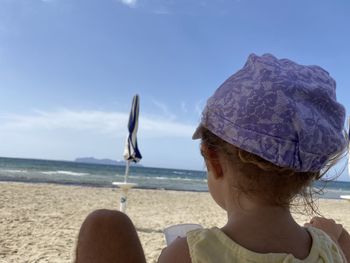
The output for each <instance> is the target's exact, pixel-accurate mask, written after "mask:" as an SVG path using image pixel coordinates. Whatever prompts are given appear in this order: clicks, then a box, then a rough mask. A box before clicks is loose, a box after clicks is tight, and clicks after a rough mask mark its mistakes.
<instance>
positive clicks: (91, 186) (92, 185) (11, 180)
mask: <svg viewBox="0 0 350 263" xmlns="http://www.w3.org/2000/svg"><path fill="white" fill-rule="evenodd" d="M0 183H23V184H35V185H36V184H43V185H58V186H59V185H61V186H77V187H88V188H89V187H90V188H102V189H117V188H118V187H117V186H113V185H112V184H111V185H106V184H97V183H96V184H94V183H84V182H83V183H82V182H72V181H69V182H57V181H54V180H52V181H50V180H45V181H44V180H40V179H39V180H35V179H33V178H31V179H30V180H25V179H21V178H18V179H17V178H16V179H14V178H11V179H9V178H6V179H4V178H0ZM136 184H137V183H136ZM133 189H138V190H160V191H162V190H164V191H175V192H193V193H209V191H208V190H195V189H191V190H188V189H173V188H167V187H161V188H157V187H151V186H150V187H147V186H146V187H145V186H142V187H140V186H136V187H134V188H133ZM325 189H326V190H327V188H325ZM321 191H324V189H322V190H321ZM328 191H329V192H335V191H338V192H339V193H338V195H335V193H334V194H331V196H327V194H323V195H318V196H316V198H317V199H326V200H327V199H330V200H342V198H341V197H340V196H341V195H350V191H340V190H335V189H328Z"/></svg>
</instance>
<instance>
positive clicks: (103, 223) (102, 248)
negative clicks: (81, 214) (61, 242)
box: [76, 209, 145, 262]
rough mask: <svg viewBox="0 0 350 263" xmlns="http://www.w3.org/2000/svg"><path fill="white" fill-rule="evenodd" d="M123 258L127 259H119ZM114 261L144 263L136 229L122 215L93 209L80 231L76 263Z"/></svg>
mask: <svg viewBox="0 0 350 263" xmlns="http://www.w3.org/2000/svg"><path fill="white" fill-rule="evenodd" d="M132 249H133V250H132ZM135 249H136V250H135ZM135 251H136V253H135ZM126 258H127V259H128V260H126V261H123V260H122V259H126ZM97 259H98V261H97ZM115 259H118V260H119V261H118V262H145V260H144V254H143V251H142V247H141V243H140V241H139V238H138V236H137V232H136V229H135V227H134V225H133V223H132V222H131V220H130V219H129V217H128V216H127V215H125V214H124V213H121V212H119V211H113V210H107V209H100V210H96V211H94V212H92V213H90V214H89V215H88V216H87V217H86V219H85V220H84V222H83V224H82V226H81V228H80V232H79V236H78V242H77V249H76V262H115V261H114V260H115ZM129 259H130V260H129Z"/></svg>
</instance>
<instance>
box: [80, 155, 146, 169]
mask: <svg viewBox="0 0 350 263" xmlns="http://www.w3.org/2000/svg"><path fill="white" fill-rule="evenodd" d="M74 162H77V163H93V164H107V165H120V166H125V165H126V162H125V161H115V160H111V159H96V158H94V157H81V158H76V159H75V160H74ZM130 165H131V166H140V167H142V165H141V164H139V163H134V162H131V164H130Z"/></svg>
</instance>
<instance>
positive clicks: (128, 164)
mask: <svg viewBox="0 0 350 263" xmlns="http://www.w3.org/2000/svg"><path fill="white" fill-rule="evenodd" d="M129 167H130V160H128V161H127V162H126V165H125V176H124V183H126V182H127V181H128V177H129Z"/></svg>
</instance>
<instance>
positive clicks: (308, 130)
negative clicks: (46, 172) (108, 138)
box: [77, 54, 350, 263]
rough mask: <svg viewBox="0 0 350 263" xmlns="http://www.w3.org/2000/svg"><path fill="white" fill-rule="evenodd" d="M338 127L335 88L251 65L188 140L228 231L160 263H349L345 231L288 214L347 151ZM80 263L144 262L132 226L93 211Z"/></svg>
mask: <svg viewBox="0 0 350 263" xmlns="http://www.w3.org/2000/svg"><path fill="white" fill-rule="evenodd" d="M344 120H345V109H344V107H343V106H342V105H340V104H339V103H337V102H336V97H335V81H334V80H333V79H332V78H331V77H330V76H329V74H328V73H327V72H326V71H324V70H323V69H322V68H320V67H317V66H302V65H298V64H296V63H294V62H292V61H290V60H287V59H281V60H279V59H277V58H275V57H274V56H272V55H263V56H261V57H259V56H256V55H254V54H253V55H250V56H249V58H248V61H247V63H246V64H245V65H244V67H243V68H242V69H241V70H240V71H238V72H237V73H235V74H234V75H232V76H231V77H230V78H229V79H228V80H226V81H225V82H224V83H223V84H222V85H221V86H220V87H219V89H218V90H216V92H215V93H214V95H213V96H212V97H210V98H209V100H208V102H207V105H206V107H205V109H204V111H203V116H202V121H201V124H200V125H199V127H198V129H197V130H196V132H195V134H194V136H193V138H194V139H198V138H200V139H201V153H202V155H203V157H204V160H205V163H206V166H207V169H208V187H209V191H210V194H211V195H212V197H213V199H214V200H215V201H216V203H217V204H218V205H219V206H221V207H222V208H223V209H225V210H226V211H227V216H228V221H227V224H226V225H225V226H224V227H223V228H221V229H219V228H216V227H214V228H211V229H199V230H194V231H191V232H190V233H188V234H187V237H186V238H178V239H177V240H176V241H174V242H173V243H172V244H171V245H170V246H169V247H168V248H166V249H164V250H163V252H162V254H161V256H160V258H159V261H158V262H161V263H162V262H169V263H171V262H184V263H186V262H192V263H197V262H198V263H199V262H223V263H225V262H271V263H274V262H276V263H277V262H286V263H287V262H288V263H289V262H310V263H311V262H315V263H316V262H347V260H348V261H349V260H350V237H349V234H348V233H347V232H346V231H345V229H343V227H342V226H341V225H338V224H336V223H335V222H334V221H332V220H327V219H322V218H314V219H312V220H311V221H310V223H309V224H308V225H307V226H306V227H302V226H299V225H298V224H297V223H296V222H295V221H294V219H293V218H292V216H291V213H290V207H291V203H292V201H293V200H294V199H295V197H296V196H298V195H301V196H302V197H304V199H305V200H306V201H310V194H309V193H308V189H309V188H308V186H309V185H310V184H311V183H312V182H313V181H315V180H318V179H320V178H321V176H322V173H321V172H320V171H321V170H325V169H327V168H328V167H329V165H330V162H332V161H334V160H336V159H337V157H338V156H339V155H340V154H341V153H343V152H344V151H345V150H346V148H347V144H348V143H347V140H346V136H344V134H343V128H344ZM308 203H309V204H310V206H311V208H313V207H312V205H311V203H310V202H308ZM101 222H102V223H101ZM320 229H322V230H323V231H322V230H320ZM124 230H125V231H124ZM100 232H102V233H105V235H102V234H99V233H100ZM326 233H327V234H326ZM106 239H108V242H106V241H105V240H106ZM91 240H94V241H95V243H92V241H91ZM96 240H100V242H99V244H97V241H96ZM107 243H112V244H113V247H110V248H105V245H106V244H107ZM101 244H102V245H101ZM107 245H108V244H107ZM109 246H111V245H109ZM116 246H117V248H116ZM93 257H95V260H93V259H92V258H93ZM89 259H91V261H89ZM103 260H105V261H103ZM113 260H114V261H113ZM77 262H145V259H144V256H143V252H142V249H141V245H140V243H139V241H138V238H137V234H136V231H135V230H134V228H133V226H132V223H131V222H130V221H129V219H128V218H127V217H126V216H124V215H122V214H120V213H118V212H112V211H97V212H95V213H93V214H92V215H90V216H89V217H88V218H87V220H86V221H85V222H84V224H83V225H82V229H81V231H80V235H79V239H78V246H77Z"/></svg>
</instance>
